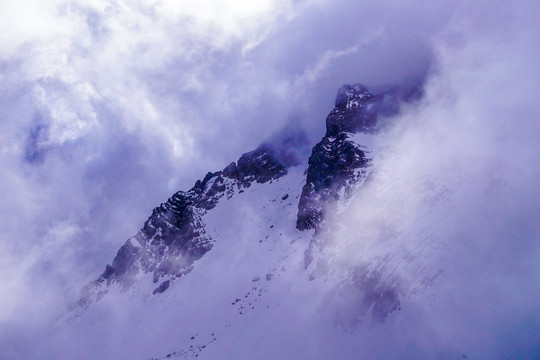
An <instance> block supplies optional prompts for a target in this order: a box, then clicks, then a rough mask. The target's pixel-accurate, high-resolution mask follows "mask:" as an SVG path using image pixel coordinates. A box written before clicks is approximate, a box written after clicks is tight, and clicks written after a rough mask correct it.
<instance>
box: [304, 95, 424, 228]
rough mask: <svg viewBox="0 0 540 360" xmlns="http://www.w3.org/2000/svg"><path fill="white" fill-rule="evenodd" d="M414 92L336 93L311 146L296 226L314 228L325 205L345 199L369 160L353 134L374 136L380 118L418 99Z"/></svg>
mask: <svg viewBox="0 0 540 360" xmlns="http://www.w3.org/2000/svg"><path fill="white" fill-rule="evenodd" d="M417 89H418V87H392V88H373V89H368V88H367V87H365V86H363V85H360V84H356V85H344V86H342V87H341V88H340V89H339V90H338V93H337V97H336V102H335V107H334V109H333V110H332V111H331V112H330V114H328V117H327V118H326V134H325V136H324V137H323V138H322V139H321V141H320V142H319V143H318V144H317V145H315V147H313V150H312V153H311V156H310V158H309V163H308V164H309V167H308V170H307V177H306V184H305V185H304V187H303V189H302V194H301V196H300V201H299V203H298V218H297V223H296V227H297V228H298V229H299V230H307V229H315V228H317V226H318V224H319V223H320V222H321V220H322V219H323V216H324V209H325V208H326V207H327V205H328V203H329V202H331V201H335V200H337V199H338V197H339V194H340V192H345V194H346V193H347V192H348V191H349V190H350V187H351V186H352V185H353V184H355V183H357V182H358V181H359V180H360V178H362V177H363V176H365V174H366V172H365V171H361V169H362V168H365V167H367V166H369V162H370V159H368V158H367V156H366V153H365V152H364V150H362V149H361V148H360V146H359V145H357V144H356V143H355V142H353V141H350V140H348V139H349V138H350V137H351V135H352V134H355V133H366V134H369V133H374V132H376V131H377V130H378V129H379V128H380V127H381V126H382V125H383V124H382V123H381V119H383V118H388V117H390V116H392V115H395V114H397V113H398V112H399V104H400V103H401V102H402V101H408V100H410V99H413V98H417V97H418V90H417Z"/></svg>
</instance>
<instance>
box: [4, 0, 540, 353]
mask: <svg viewBox="0 0 540 360" xmlns="http://www.w3.org/2000/svg"><path fill="white" fill-rule="evenodd" d="M539 12H540V11H539V6H538V5H537V4H536V3H535V2H534V1H525V0H524V1H518V2H514V3H512V4H503V3H500V2H488V1H478V2H474V3H470V2H465V1H462V2H461V1H458V2H456V1H440V2H433V3H429V4H427V3H426V2H421V1H412V2H407V3H400V2H393V1H382V2H375V1H364V2H358V3H353V2H349V1H324V0H320V1H285V0H282V1H278V0H275V1H271V0H267V1H260V2H257V4H253V3H252V2H249V1H243V2H240V3H239V2H235V4H234V5H232V4H231V3H230V2H226V1H219V0H208V1H200V2H197V4H196V5H195V4H192V3H188V2H175V1H149V0H148V1H143V0H138V1H132V2H129V3H124V2H121V1H105V0H104V1H97V2H96V1H83V0H80V1H66V0H55V1H48V2H46V3H44V2H39V1H31V0H28V1H11V0H9V1H4V2H3V3H2V4H0V14H1V15H0V30H1V31H0V34H1V35H0V79H1V81H2V85H3V86H2V88H1V89H0V93H1V96H0V119H1V120H0V134H1V135H0V139H1V141H0V152H1V157H0V167H1V171H2V181H1V182H0V196H1V198H2V199H3V201H2V202H1V203H0V213H1V214H2V216H1V219H0V229H1V230H2V233H1V234H2V235H1V237H0V254H1V255H0V277H1V279H2V288H1V292H2V293H1V295H2V296H1V297H0V325H1V327H0V343H1V344H2V348H3V349H8V350H7V354H11V353H12V352H11V350H13V349H16V348H19V347H24V346H28V343H27V341H28V338H26V337H25V336H29V337H30V338H31V337H32V334H34V331H37V329H40V328H41V327H42V326H47V325H46V324H49V322H50V321H51V319H56V318H57V317H58V316H61V314H62V313H63V311H64V309H65V308H66V306H67V304H68V303H69V302H70V301H72V300H73V299H74V298H75V297H76V295H77V293H78V291H79V289H80V288H81V286H82V285H83V284H85V283H86V282H87V281H89V280H92V279H95V278H96V276H97V275H98V274H99V273H100V272H101V271H102V270H103V268H104V265H105V264H106V263H109V262H110V261H111V259H112V258H113V257H114V255H115V253H116V251H117V249H118V248H119V246H121V245H122V244H123V243H124V242H125V240H126V239H127V238H128V237H130V236H132V235H133V234H134V233H136V231H137V229H138V228H139V227H140V226H141V225H142V224H143V222H144V221H145V219H146V218H147V217H148V216H149V215H150V213H151V210H152V208H153V207H155V206H157V205H159V203H161V202H164V201H165V200H166V199H167V198H168V197H169V196H170V195H171V194H172V193H174V192H175V191H177V190H180V189H188V188H190V187H191V186H192V184H193V183H194V182H195V181H196V180H197V179H199V178H201V177H203V176H204V174H205V173H206V172H207V171H215V170H218V169H221V168H223V167H224V166H225V165H226V164H228V163H229V162H230V161H233V160H236V159H237V158H238V157H239V156H240V155H241V154H242V153H243V152H246V151H249V150H252V149H253V148H255V147H256V146H257V145H258V144H260V143H261V142H262V141H264V140H266V139H268V138H269V137H271V136H272V135H273V134H274V133H276V132H278V131H280V129H282V128H283V127H286V126H291V125H290V124H291V123H293V124H294V126H299V127H300V128H301V129H303V130H304V131H305V132H306V134H307V138H308V139H309V144H308V146H307V147H306V148H305V149H303V150H302V151H300V152H301V153H302V154H304V155H306V154H308V153H309V148H310V147H311V146H312V145H314V144H315V143H316V142H317V141H318V140H319V139H320V137H321V136H322V135H323V134H324V118H325V116H326V115H327V113H328V112H329V111H330V110H331V108H332V107H333V101H334V97H335V93H336V90H337V89H338V88H339V87H340V86H341V85H343V84H345V83H356V82H361V83H365V84H367V85H381V84H393V83H400V82H406V81H411V80H414V81H418V80H421V81H424V82H425V96H424V98H423V99H422V100H421V101H420V103H419V104H418V105H416V106H413V107H410V108H405V109H404V111H403V114H402V115H400V116H399V118H398V119H397V120H396V121H395V123H396V125H395V127H394V128H392V129H388V130H387V132H386V133H385V134H384V136H383V137H382V139H381V141H382V142H384V144H391V146H390V148H391V151H389V152H388V154H387V155H386V156H385V157H383V158H382V159H381V160H380V162H379V163H378V165H377V176H375V177H374V180H373V182H372V183H371V184H370V185H368V186H367V187H366V188H365V189H364V190H362V192H361V193H359V194H358V197H357V200H355V202H354V203H353V205H352V208H351V210H350V211H349V212H348V213H346V214H344V216H343V218H342V219H340V221H341V222H344V224H345V225H347V224H348V226H346V228H347V229H355V228H356V226H357V224H358V222H359V221H361V222H362V221H363V222H364V223H365V225H366V227H367V228H368V230H369V227H370V226H371V227H374V229H375V230H373V231H375V232H376V229H377V226H379V225H380V224H381V222H384V223H386V224H389V225H388V226H390V227H392V228H394V229H395V230H396V231H397V232H399V233H402V234H403V233H404V234H413V235H414V234H415V229H418V228H424V227H426V228H427V229H428V232H430V235H432V236H433V237H435V238H437V239H438V240H437V244H442V245H441V246H442V247H443V248H444V249H447V247H446V246H448V249H449V250H448V251H443V250H438V251H433V252H432V253H430V254H429V257H428V259H427V260H426V259H425V258H423V260H421V261H423V262H422V263H421V265H425V266H427V267H429V269H430V270H429V271H431V272H430V274H436V273H438V270H443V272H442V273H441V275H440V277H439V278H440V279H442V280H440V281H439V282H438V283H437V284H438V285H436V286H439V287H440V291H441V293H444V294H448V293H450V292H451V293H452V294H453V296H454V300H453V304H454V305H452V306H453V307H452V309H453V312H448V313H441V312H439V313H437V312H436V311H435V310H425V309H424V308H423V307H422V306H421V304H418V303H415V299H414V298H413V299H412V300H408V301H410V302H411V304H412V305H411V306H410V307H409V308H415V306H418V308H419V310H418V313H414V312H413V313H411V314H412V315H409V317H410V318H414V319H431V320H430V321H427V320H426V321H421V320H418V321H417V322H415V323H414V326H415V327H414V329H415V330H418V332H417V333H418V334H424V333H431V340H429V339H427V340H426V339H421V338H419V337H414V336H412V337H411V338H407V339H405V340H403V342H405V343H408V342H410V343H414V344H415V346H417V347H419V348H421V349H424V350H425V351H424V350H422V351H421V353H422V354H424V355H425V354H437V351H438V350H440V349H443V348H444V349H452V351H453V350H455V349H453V346H454V344H455V342H454V340H456V339H457V340H459V341H457V340H456V341H457V342H460V341H470V342H475V343H476V344H478V348H477V349H478V350H477V351H478V353H477V355H478V357H484V358H494V357H495V358H497V357H499V358H504V357H505V356H507V355H508V356H512V355H513V354H514V353H513V351H514V350H516V349H519V348H522V349H523V353H521V354H522V355H520V354H518V358H520V356H521V357H527V356H531V354H538V349H537V347H536V348H535V347H534V344H535V343H538V334H539V331H538V323H539V321H538V320H539V319H538V317H537V315H534V314H535V313H538V306H537V299H538V295H539V294H538V292H539V289H538V285H536V284H538V280H540V279H539V277H540V275H539V268H538V265H537V264H538V260H539V254H538V235H539V229H538V224H537V223H538V218H539V215H540V214H539V210H538V206H537V204H538V203H539V202H540V201H539V200H540V198H539V195H540V194H539V193H538V190H537V188H538V187H537V184H538V180H540V179H539V177H540V176H539V175H540V174H539V172H540V171H539V170H538V169H537V166H536V164H538V163H540V162H539V160H540V148H539V147H540V146H539V145H538V142H537V136H538V133H539V130H540V129H539V125H538V118H539V115H540V108H539V106H538V103H537V101H536V98H535V95H536V94H537V93H538V90H539V86H538V82H537V79H538V78H539V75H540V74H539V70H538V65H537V64H538V63H539V60H540V50H538V46H537V44H538V43H539V40H540V39H539V37H540V36H539V34H540V29H539V26H538V25H537V23H536V22H537V21H536V19H537V17H538V15H539ZM426 178H427V179H428V180H429V182H430V183H431V184H434V185H433V186H435V188H436V189H439V190H441V189H447V190H448V191H449V192H450V193H451V195H449V197H448V199H449V200H448V201H449V202H450V205H448V204H446V205H444V206H443V205H434V209H435V210H433V211H426V207H425V201H426V199H425V198H424V196H425V194H424V192H422V191H418V186H419V183H421V184H424V185H422V186H427V185H425V183H426ZM377 184H379V185H377ZM382 184H385V185H382ZM429 186H431V185H429ZM381 187H383V188H384V189H385V190H384V191H383V192H381V191H379V190H380V189H381ZM441 191H442V190H441ZM445 191H446V190H445ZM366 203H367V204H370V206H371V208H367V209H366V206H365V204H366ZM430 209H431V207H430ZM366 213H370V214H374V215H371V216H370V217H368V218H367V219H366V218H365V214H366ZM389 214H390V215H389ZM381 217H382V218H381ZM427 223H429V224H427ZM353 225H354V226H353ZM439 225H440V226H439ZM440 229H445V230H446V231H444V232H442V231H441V230H440ZM365 234H366V235H365V241H367V242H368V243H367V245H366V243H365V242H364V243H362V244H363V245H362V246H364V247H365V248H363V250H365V251H363V252H362V254H363V255H362V256H364V257H365V258H358V257H354V256H353V257H352V258H351V257H350V256H349V255H347V256H345V255H343V256H342V261H343V263H345V264H349V263H350V262H351V261H352V262H362V261H369V257H370V256H371V255H374V253H370V252H369V251H368V250H369V249H380V248H381V247H380V246H378V245H379V244H378V243H377V242H376V241H375V240H373V238H371V237H370V236H373V233H370V232H369V231H367V230H366V232H365ZM335 238H336V239H338V240H336V241H338V245H336V250H335V251H336V253H337V254H339V255H341V254H345V253H347V254H351V253H353V254H358V253H359V251H358V250H359V249H357V248H356V247H357V246H359V245H358V243H359V242H358V241H357V239H358V235H357V232H356V231H352V232H349V231H347V233H346V234H342V233H339V234H337V235H335ZM428 238H430V239H431V237H425V238H422V239H420V240H419V239H412V240H410V237H407V236H402V237H401V238H400V239H401V240H400V241H401V242H400V241H398V242H397V245H396V246H403V247H405V248H406V249H407V250H408V251H410V252H411V253H413V254H415V251H416V252H418V251H420V250H419V249H421V248H422V246H424V245H426V241H427V242H429V241H431V240H429V241H428V240H426V239H428ZM339 239H342V240H339ZM409 240H410V241H409ZM370 242H371V243H370ZM370 244H371V245H370ZM342 249H347V250H351V249H353V250H354V251H352V252H351V251H341V250H342ZM377 251H379V250H377ZM380 251H382V252H383V253H384V251H386V250H384V249H383V250H380ZM366 259H367V260H366ZM424 261H425V263H424ZM413 264H414V262H413ZM440 264H444V266H443V265H440ZM413 268H414V266H410V267H407V265H404V270H403V272H402V273H400V274H401V276H402V278H403V279H401V281H402V282H406V283H409V282H412V283H414V281H415V280H416V279H417V277H418V276H419V275H418V273H416V272H415V270H413ZM443 280H444V281H443ZM438 289H439V288H438ZM455 289H459V291H457V292H458V293H456V290H455ZM471 289H472V290H475V291H472V290H471ZM469 290H470V291H469ZM456 304H458V305H456ZM493 313H496V314H498V316H497V319H498V320H497V321H499V322H497V324H500V323H504V324H507V326H500V327H498V328H497V329H496V330H493V333H492V335H493V336H485V335H482V334H484V333H485V331H486V329H493V328H494V327H496V326H495V325H494V324H495V319H494V317H493V316H492V314H493ZM471 314H474V315H471ZM433 316H435V317H433ZM472 317H473V318H474V319H475V321H474V323H473V324H470V325H471V326H470V327H468V330H467V331H464V329H463V326H462V325H463V324H464V322H460V321H459V319H462V318H464V319H470V318H472ZM428 323H429V324H428ZM44 324H45V325H44ZM467 324H469V323H468V322H467ZM521 333H527V334H528V335H527V336H520V335H519V334H521ZM22 334H25V336H21V335H22ZM449 334H450V335H449ZM453 337H454V338H456V339H454V338H453ZM507 337H513V338H515V339H517V340H515V341H510V342H508V343H506V342H504V343H502V345H501V343H498V344H496V345H494V344H493V342H498V341H499V340H498V339H504V338H507ZM433 338H436V339H439V340H440V339H448V338H450V340H447V341H443V340H440V342H438V341H433ZM15 339H17V341H15ZM471 339H472V340H471ZM524 339H529V340H524ZM451 340H452V341H451ZM475 340H477V341H475ZM403 342H400V341H397V342H396V344H402V343H403ZM373 349H374V350H373V351H376V350H377V349H379V347H378V346H377V345H376V343H375V345H373ZM390 349H391V350H392V349H394V350H395V349H396V348H392V347H391V346H390ZM391 350H388V351H391ZM5 351H6V350H5ZM396 351H397V350H396ZM456 351H457V350H456ZM534 351H536V353H535V352H534ZM15 353H16V352H15V351H14V352H13V354H15ZM482 354H483V355H484V356H482ZM486 354H488V355H486ZM491 355H493V356H491ZM6 356H7V355H6ZM387 358H391V355H388V356H387Z"/></svg>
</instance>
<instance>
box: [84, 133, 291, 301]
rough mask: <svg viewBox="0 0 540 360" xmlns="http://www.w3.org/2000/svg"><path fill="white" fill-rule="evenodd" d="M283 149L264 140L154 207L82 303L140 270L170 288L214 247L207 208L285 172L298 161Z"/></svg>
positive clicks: (86, 290)
mask: <svg viewBox="0 0 540 360" xmlns="http://www.w3.org/2000/svg"><path fill="white" fill-rule="evenodd" d="M283 154H284V153H283V152H280V151H278V152H276V151H275V150H274V147H273V146H271V145H270V144H263V145H261V146H259V147H258V148H257V149H255V150H253V151H251V152H248V153H245V154H243V155H242V156H241V157H240V159H239V160H238V161H237V162H236V163H235V162H232V163H230V164H229V165H228V166H227V167H225V168H224V169H223V170H222V171H218V172H215V173H211V172H209V173H208V174H206V176H205V177H204V179H203V180H198V181H197V182H196V183H195V185H194V186H193V188H192V189H191V190H189V191H186V192H184V191H179V192H177V193H175V194H174V195H173V196H172V197H171V198H170V199H169V200H168V201H167V202H166V203H164V204H161V205H160V206H158V207H157V208H155V209H154V210H153V212H152V215H151V216H150V217H149V218H148V220H147V221H146V222H145V223H144V226H143V228H142V229H141V230H139V232H138V233H137V234H136V235H135V236H134V237H132V238H130V239H128V240H127V241H126V243H125V244H124V245H123V246H122V247H121V248H120V249H119V250H118V253H117V255H116V257H115V258H114V260H113V261H112V264H111V265H107V266H106V268H105V271H104V272H103V274H101V276H100V277H99V278H98V279H97V280H95V281H92V282H90V283H89V284H88V285H86V286H85V287H84V288H83V290H82V291H81V296H80V300H79V301H78V303H77V305H80V306H83V307H84V306H87V305H88V304H90V303H91V302H92V301H97V300H99V299H100V298H101V297H102V296H103V295H105V294H106V293H107V287H108V286H109V285H110V284H111V283H113V282H117V283H119V285H120V286H121V287H122V288H123V289H124V290H126V289H129V288H130V287H131V286H132V284H133V283H134V281H135V280H136V276H137V274H139V273H141V272H142V273H149V272H153V281H154V283H157V282H158V281H159V280H160V279H161V280H164V279H165V278H166V280H164V281H162V282H161V284H160V285H159V286H158V287H157V288H156V289H155V290H154V294H156V293H161V292H163V291H165V290H166V289H167V288H168V287H169V286H170V284H171V282H172V281H174V280H175V279H176V278H178V277H181V276H183V275H185V274H186V273H188V272H190V271H191V269H192V265H193V263H194V262H195V261H196V260H198V259H200V258H201V257H202V256H203V255H204V254H205V253H206V252H208V251H209V250H210V249H211V248H212V239H211V238H210V237H209V236H208V235H207V234H206V231H205V228H204V223H203V220H202V217H203V215H204V214H205V212H206V211H208V210H211V209H212V208H214V207H215V206H216V205H217V204H218V202H219V201H220V199H221V198H223V197H224V196H227V198H230V197H232V196H233V195H234V194H235V193H237V192H238V193H239V192H243V190H242V189H243V188H247V187H250V186H251V184H252V183H253V182H258V183H265V182H268V181H271V180H275V179H278V178H280V177H282V176H284V175H286V174H287V168H288V167H290V166H291V165H292V163H293V162H292V161H291V159H290V157H285V158H282V155H283Z"/></svg>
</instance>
